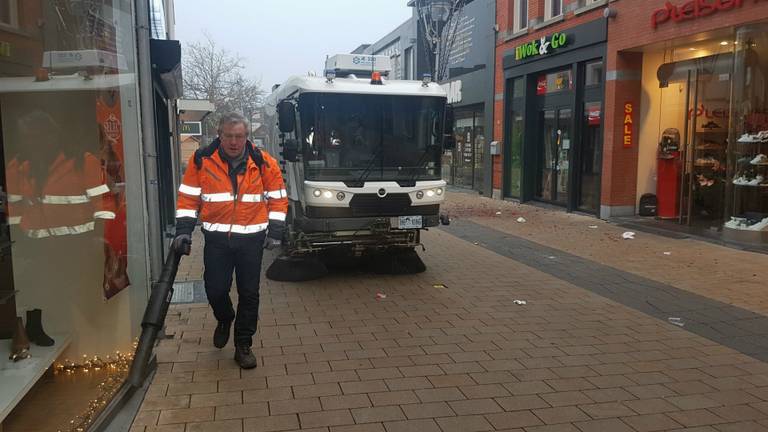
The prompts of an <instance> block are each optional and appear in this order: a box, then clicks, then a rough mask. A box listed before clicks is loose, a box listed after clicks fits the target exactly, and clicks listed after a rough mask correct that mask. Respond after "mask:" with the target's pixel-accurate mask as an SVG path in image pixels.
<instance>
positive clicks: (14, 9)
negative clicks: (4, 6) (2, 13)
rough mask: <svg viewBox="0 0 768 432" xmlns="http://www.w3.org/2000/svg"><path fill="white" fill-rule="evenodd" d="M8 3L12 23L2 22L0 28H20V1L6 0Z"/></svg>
mask: <svg viewBox="0 0 768 432" xmlns="http://www.w3.org/2000/svg"><path fill="white" fill-rule="evenodd" d="M6 1H7V2H8V15H9V17H10V22H4V21H0V27H6V28H12V29H18V28H19V2H18V0H6Z"/></svg>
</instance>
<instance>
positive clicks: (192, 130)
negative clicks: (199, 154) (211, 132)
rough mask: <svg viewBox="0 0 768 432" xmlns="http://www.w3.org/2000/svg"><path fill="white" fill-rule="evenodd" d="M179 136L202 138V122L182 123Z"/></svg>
mask: <svg viewBox="0 0 768 432" xmlns="http://www.w3.org/2000/svg"><path fill="white" fill-rule="evenodd" d="M179 135H192V136H202V135H203V124H202V122H182V123H181V131H180V134H179Z"/></svg>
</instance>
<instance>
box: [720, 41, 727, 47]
mask: <svg viewBox="0 0 768 432" xmlns="http://www.w3.org/2000/svg"><path fill="white" fill-rule="evenodd" d="M720 45H722V46H726V45H728V41H722V42H720Z"/></svg>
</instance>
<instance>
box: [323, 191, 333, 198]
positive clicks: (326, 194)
mask: <svg viewBox="0 0 768 432" xmlns="http://www.w3.org/2000/svg"><path fill="white" fill-rule="evenodd" d="M332 197H333V192H331V191H325V192H323V198H326V199H331V198H332Z"/></svg>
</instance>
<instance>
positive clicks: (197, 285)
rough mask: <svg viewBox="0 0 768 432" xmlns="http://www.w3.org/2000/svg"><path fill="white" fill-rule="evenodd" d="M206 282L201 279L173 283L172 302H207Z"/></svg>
mask: <svg viewBox="0 0 768 432" xmlns="http://www.w3.org/2000/svg"><path fill="white" fill-rule="evenodd" d="M206 302H207V299H206V296H205V284H204V283H203V281H201V280H195V281H187V282H177V283H175V284H173V297H171V303H172V304H184V303H206Z"/></svg>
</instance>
